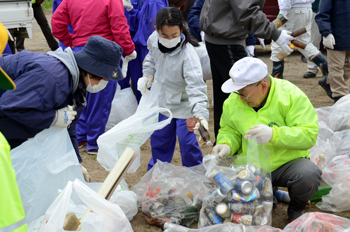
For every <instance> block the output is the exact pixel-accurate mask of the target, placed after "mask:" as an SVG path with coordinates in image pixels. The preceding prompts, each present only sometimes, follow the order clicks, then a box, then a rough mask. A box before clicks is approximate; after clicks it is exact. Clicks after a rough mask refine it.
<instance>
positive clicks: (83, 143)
mask: <svg viewBox="0 0 350 232" xmlns="http://www.w3.org/2000/svg"><path fill="white" fill-rule="evenodd" d="M85 144H87V142H81V143H78V148H82V147H83V146H84V145H85Z"/></svg>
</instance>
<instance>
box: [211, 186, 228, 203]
mask: <svg viewBox="0 0 350 232" xmlns="http://www.w3.org/2000/svg"><path fill="white" fill-rule="evenodd" d="M226 197H227V195H225V194H223V193H222V192H221V191H220V189H216V190H215V191H213V192H212V193H211V194H210V195H209V197H208V202H209V203H210V204H215V203H220V202H222V201H223V200H224V199H225V198H226Z"/></svg>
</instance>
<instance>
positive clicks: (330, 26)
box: [315, 0, 350, 102]
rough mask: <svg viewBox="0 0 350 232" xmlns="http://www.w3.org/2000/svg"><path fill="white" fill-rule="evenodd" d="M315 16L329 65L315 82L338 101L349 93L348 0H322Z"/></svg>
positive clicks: (349, 22)
mask: <svg viewBox="0 0 350 232" xmlns="http://www.w3.org/2000/svg"><path fill="white" fill-rule="evenodd" d="M315 20H316V23H317V25H318V28H319V31H320V33H321V35H322V36H323V45H324V46H325V47H326V48H327V59H328V68H329V74H328V76H324V77H323V78H322V79H321V80H319V82H318V83H319V85H321V87H322V88H323V89H324V90H325V91H326V93H327V95H328V96H329V97H330V98H332V99H334V102H337V101H338V100H339V99H340V98H341V97H343V96H345V95H347V94H349V86H348V85H347V83H346V81H347V80H348V79H349V78H350V62H349V60H350V39H349V38H350V29H349V28H350V1H349V0H346V1H334V0H321V1H320V5H319V8H318V14H317V15H316V17H315Z"/></svg>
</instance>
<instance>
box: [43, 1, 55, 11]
mask: <svg viewBox="0 0 350 232" xmlns="http://www.w3.org/2000/svg"><path fill="white" fill-rule="evenodd" d="M52 4H53V0H45V1H44V2H43V4H41V7H42V8H43V10H44V12H45V13H52Z"/></svg>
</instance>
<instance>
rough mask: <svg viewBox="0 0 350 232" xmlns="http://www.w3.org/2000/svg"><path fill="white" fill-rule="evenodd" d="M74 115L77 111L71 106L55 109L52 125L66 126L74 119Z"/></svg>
mask: <svg viewBox="0 0 350 232" xmlns="http://www.w3.org/2000/svg"><path fill="white" fill-rule="evenodd" d="M75 115H77V112H76V111H74V110H73V108H72V107H71V106H66V107H64V108H62V109H59V110H56V116H55V120H53V123H52V125H56V126H60V127H63V128H66V127H68V126H69V125H70V124H71V123H72V121H73V120H74V119H75Z"/></svg>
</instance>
